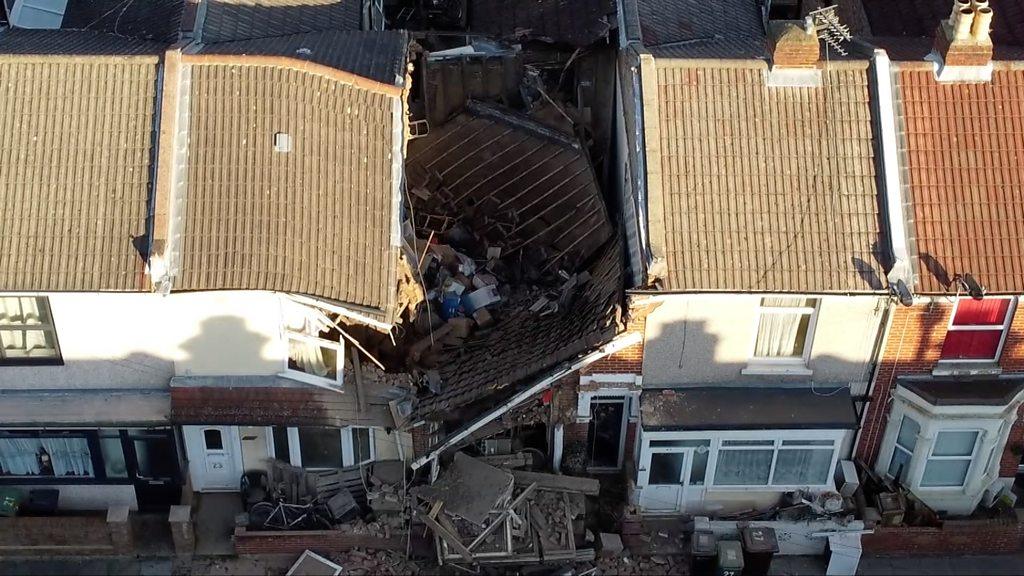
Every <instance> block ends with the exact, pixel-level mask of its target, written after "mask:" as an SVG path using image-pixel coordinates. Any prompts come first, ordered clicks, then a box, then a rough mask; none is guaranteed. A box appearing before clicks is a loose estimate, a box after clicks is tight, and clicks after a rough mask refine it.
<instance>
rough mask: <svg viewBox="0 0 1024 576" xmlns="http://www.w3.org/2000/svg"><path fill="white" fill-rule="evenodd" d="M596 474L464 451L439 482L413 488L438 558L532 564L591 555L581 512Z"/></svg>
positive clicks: (594, 486)
mask: <svg viewBox="0 0 1024 576" xmlns="http://www.w3.org/2000/svg"><path fill="white" fill-rule="evenodd" d="M599 488H600V485H599V483H598V482H597V481H596V480H593V479H589V478H575V477H570V476H559V475H555V474H544V473H538V472H526V471H521V470H508V469H502V468H496V467H494V466H491V465H489V464H487V463H485V462H483V461H481V460H479V459H476V458H473V457H471V456H468V455H466V454H465V453H463V452H458V453H456V454H455V459H454V461H453V463H452V464H451V465H450V466H449V467H448V468H447V469H446V470H445V471H444V472H443V473H442V474H441V475H440V477H439V478H438V480H437V482H435V483H434V484H432V485H429V486H419V487H417V488H414V489H413V491H412V492H413V495H414V496H415V497H416V498H418V499H419V500H421V501H422V504H420V505H419V506H418V507H417V508H416V515H417V517H418V518H419V519H420V520H421V521H422V522H423V523H424V524H426V525H427V526H428V527H429V528H430V529H431V531H433V533H434V537H435V543H436V547H437V554H438V560H439V562H441V563H454V564H462V563H465V564H529V563H540V562H552V561H568V562H579V561H589V560H594V559H595V552H594V549H593V548H592V547H590V546H589V545H587V542H586V536H585V533H586V532H585V529H584V526H583V519H584V516H585V514H586V499H585V496H587V495H597V493H598V490H599Z"/></svg>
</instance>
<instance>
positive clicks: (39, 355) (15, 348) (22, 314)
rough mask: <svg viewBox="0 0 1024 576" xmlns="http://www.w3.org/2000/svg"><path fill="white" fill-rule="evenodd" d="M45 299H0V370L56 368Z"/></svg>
mask: <svg viewBox="0 0 1024 576" xmlns="http://www.w3.org/2000/svg"><path fill="white" fill-rule="evenodd" d="M60 363H61V359H60V348H59V347H58V346H57V332H56V330H54V327H53V318H52V316H51V315H50V304H49V302H48V301H47V299H46V297H45V296H0V366H26V365H40V364H60Z"/></svg>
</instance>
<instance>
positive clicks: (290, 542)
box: [235, 528, 405, 556]
mask: <svg viewBox="0 0 1024 576" xmlns="http://www.w3.org/2000/svg"><path fill="white" fill-rule="evenodd" d="M353 548H369V549H375V550H405V538H404V536H398V535H392V536H391V538H378V537H376V536H371V535H368V534H351V533H348V532H343V531H341V530H309V531H295V532H259V531H248V530H246V529H245V528H235V553H236V554H238V555H243V554H301V553H302V552H303V551H305V550H312V551H313V552H316V553H318V554H320V555H323V556H330V555H331V554H334V553H337V552H346V551H348V550H351V549H353Z"/></svg>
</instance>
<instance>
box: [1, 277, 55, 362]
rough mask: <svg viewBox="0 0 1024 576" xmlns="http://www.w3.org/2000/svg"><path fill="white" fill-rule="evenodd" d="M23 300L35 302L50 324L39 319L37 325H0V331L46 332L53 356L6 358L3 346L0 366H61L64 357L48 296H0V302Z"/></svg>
mask: <svg viewBox="0 0 1024 576" xmlns="http://www.w3.org/2000/svg"><path fill="white" fill-rule="evenodd" d="M23 298H32V299H33V300H35V301H36V306H37V307H38V308H39V309H40V310H46V314H47V316H48V317H49V319H50V322H49V323H44V322H42V319H40V323H39V324H0V331H19V332H29V331H38V332H46V333H48V334H50V336H51V337H52V338H53V355H52V356H25V357H17V358H7V356H6V355H5V353H4V349H3V346H2V345H0V366H34V365H35V366H53V365H56V366H59V365H62V364H63V363H64V356H63V355H62V354H61V350H60V339H59V338H57V325H56V322H55V321H54V318H53V308H51V307H50V298H49V297H48V296H40V295H37V294H0V300H6V299H13V300H21V299H23Z"/></svg>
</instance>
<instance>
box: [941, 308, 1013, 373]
mask: <svg viewBox="0 0 1024 576" xmlns="http://www.w3.org/2000/svg"><path fill="white" fill-rule="evenodd" d="M1015 308H1016V299H1014V298H1013V297H1006V298H999V297H991V296H987V297H985V298H983V299H981V300H975V299H973V298H959V299H957V301H956V305H955V306H954V308H953V313H952V314H950V316H949V325H948V326H947V328H946V330H947V331H946V339H945V340H944V341H943V343H942V352H941V356H940V359H939V361H940V362H972V363H991V362H996V361H998V360H999V356H1000V355H1001V354H1002V352H1003V345H1004V344H1005V343H1006V334H1007V333H1008V332H1009V328H1010V322H1011V321H1012V320H1013V312H1014V309H1015Z"/></svg>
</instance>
